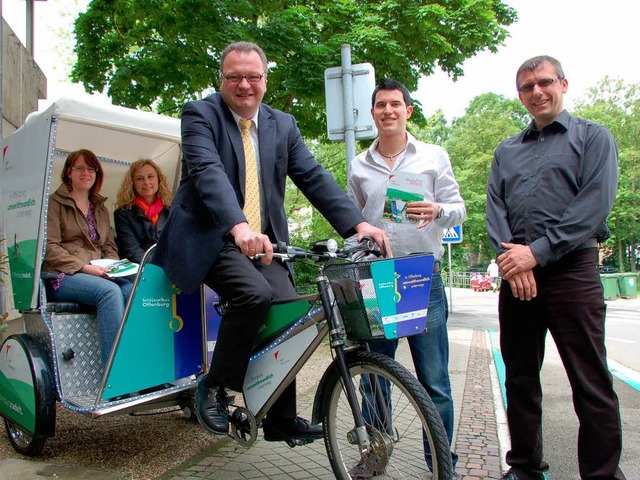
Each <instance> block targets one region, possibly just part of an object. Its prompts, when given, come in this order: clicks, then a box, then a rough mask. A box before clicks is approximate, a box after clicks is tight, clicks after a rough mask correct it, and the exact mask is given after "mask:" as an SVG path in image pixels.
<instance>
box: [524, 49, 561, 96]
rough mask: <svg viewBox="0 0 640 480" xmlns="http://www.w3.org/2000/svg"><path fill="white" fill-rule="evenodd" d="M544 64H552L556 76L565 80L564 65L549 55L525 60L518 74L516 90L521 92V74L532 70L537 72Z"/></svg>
mask: <svg viewBox="0 0 640 480" xmlns="http://www.w3.org/2000/svg"><path fill="white" fill-rule="evenodd" d="M544 63H550V64H551V65H552V66H553V68H554V69H555V71H556V75H557V76H558V78H559V79H560V80H564V70H563V69H562V65H560V62H559V61H558V60H556V59H555V58H553V57H550V56H549V55H538V56H537V57H531V58H530V59H529V60H525V61H524V62H523V64H522V65H520V68H518V72H517V73H516V89H517V90H520V85H519V84H518V81H519V80H520V74H521V73H522V72H530V71H531V70H535V69H536V68H538V67H540V66H541V65H542V64H544Z"/></svg>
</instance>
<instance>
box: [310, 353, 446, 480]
mask: <svg viewBox="0 0 640 480" xmlns="http://www.w3.org/2000/svg"><path fill="white" fill-rule="evenodd" d="M346 359H347V368H348V370H349V374H350V376H351V378H352V380H353V384H354V387H355V390H356V395H357V397H358V398H357V400H358V404H359V405H360V406H361V408H362V413H363V416H364V418H365V422H366V428H367V432H368V433H369V437H370V441H371V445H370V448H369V453H367V454H363V455H361V453H360V450H359V447H358V444H357V441H356V439H357V435H356V431H355V423H354V419H353V413H352V411H351V407H350V405H349V401H348V399H347V395H346V391H345V389H344V388H343V385H342V381H341V379H340V377H339V375H338V374H337V373H335V374H334V375H332V376H331V377H329V378H327V384H326V385H325V394H324V399H323V404H322V406H323V408H322V412H323V418H322V423H323V427H324V438H325V446H326V448H327V455H328V456H329V462H330V463H331V468H332V469H333V473H334V475H335V476H336V478H338V479H345V480H347V479H366V478H372V477H375V478H376V479H400V478H407V479H409V478H410V479H418V478H432V479H434V480H448V479H449V478H451V476H452V470H453V469H452V465H451V452H450V447H449V441H448V439H447V434H446V432H445V429H444V426H443V424H442V420H441V419H440V415H439V413H438V411H437V409H436V407H435V405H434V404H433V402H432V401H431V398H430V397H429V395H428V394H427V392H426V391H425V389H424V387H423V386H422V385H420V383H419V382H418V380H417V379H416V378H415V377H414V376H413V375H412V374H411V373H410V372H409V371H408V370H407V369H405V368H404V367H403V366H402V365H400V364H399V363H398V362H396V361H395V360H393V359H392V358H389V357H387V356H385V355H382V354H379V353H375V352H368V351H355V352H349V353H347V356H346ZM335 370H337V369H334V371H335ZM426 452H430V463H431V465H428V464H427V460H426ZM430 470H432V471H433V473H430Z"/></svg>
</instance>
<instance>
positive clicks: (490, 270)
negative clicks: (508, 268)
mask: <svg viewBox="0 0 640 480" xmlns="http://www.w3.org/2000/svg"><path fill="white" fill-rule="evenodd" d="M487 276H488V277H489V282H490V283H491V290H493V291H494V292H497V291H498V277H499V276H500V267H498V264H497V263H496V259H495V258H492V259H491V263H490V264H489V266H488V267H487Z"/></svg>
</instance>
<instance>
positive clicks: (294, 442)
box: [285, 438, 314, 448]
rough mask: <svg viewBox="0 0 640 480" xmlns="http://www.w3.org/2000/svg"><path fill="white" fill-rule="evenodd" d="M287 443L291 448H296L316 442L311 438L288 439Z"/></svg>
mask: <svg viewBox="0 0 640 480" xmlns="http://www.w3.org/2000/svg"><path fill="white" fill-rule="evenodd" d="M285 442H287V445H289V446H290V447H291V448H294V447H302V446H303V445H308V444H310V443H313V442H314V440H313V439H311V438H286V439H285Z"/></svg>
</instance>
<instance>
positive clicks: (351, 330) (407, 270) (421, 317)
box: [325, 255, 434, 341]
mask: <svg viewBox="0 0 640 480" xmlns="http://www.w3.org/2000/svg"><path fill="white" fill-rule="evenodd" d="M433 263H434V258H433V255H410V256H407V257H398V258H391V259H385V260H374V261H364V262H357V263H342V264H334V265H329V266H327V267H326V269H325V271H326V273H327V277H329V281H330V282H331V286H332V287H333V290H334V293H335V295H336V300H337V301H338V307H339V308H340V313H341V314H342V316H343V319H344V323H345V328H346V331H347V338H349V339H350V340H353V341H368V340H373V339H377V338H388V339H391V338H398V337H404V336H407V335H414V334H416V333H420V332H422V331H424V329H425V325H426V320H427V307H428V305H429V293H430V289H431V275H432V272H433Z"/></svg>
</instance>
